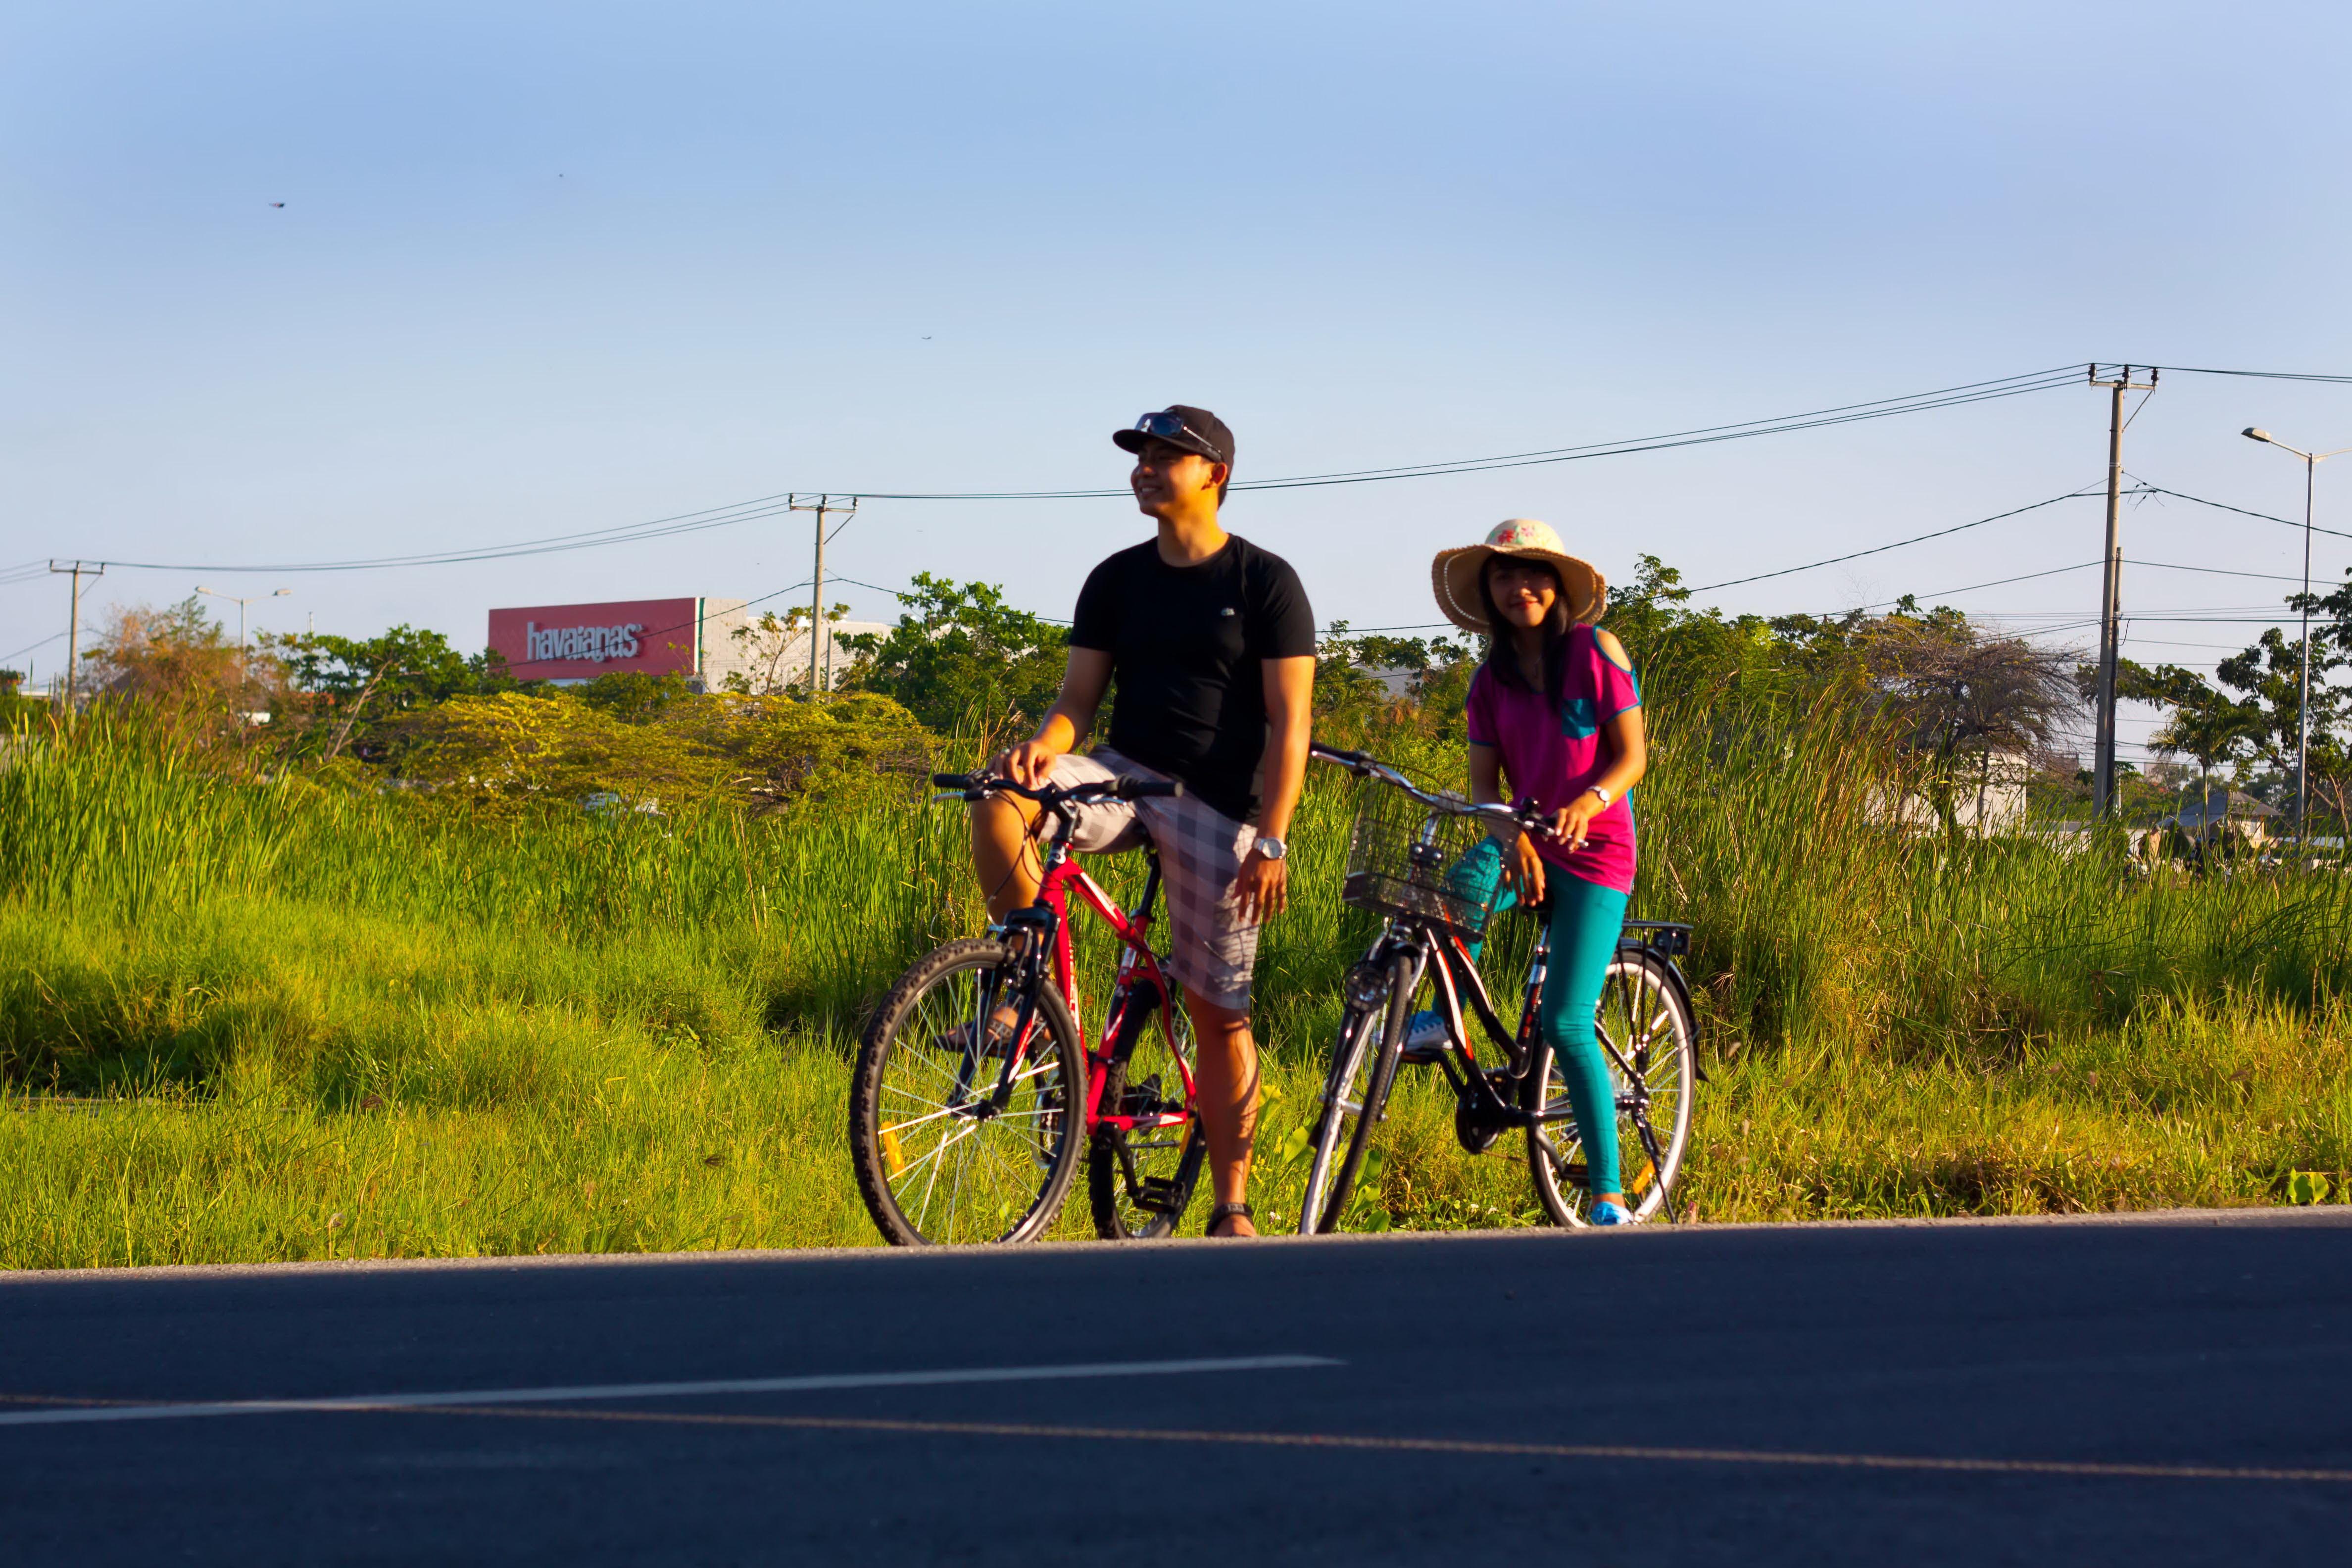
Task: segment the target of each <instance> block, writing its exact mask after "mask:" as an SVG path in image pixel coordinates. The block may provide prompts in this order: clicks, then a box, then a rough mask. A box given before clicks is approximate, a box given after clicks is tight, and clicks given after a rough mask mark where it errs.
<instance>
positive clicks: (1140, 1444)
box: [0, 1209, 2352, 1568]
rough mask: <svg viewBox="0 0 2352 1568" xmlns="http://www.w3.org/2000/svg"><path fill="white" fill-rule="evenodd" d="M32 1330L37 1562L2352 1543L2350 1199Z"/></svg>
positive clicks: (855, 1275) (1353, 1559)
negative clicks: (2121, 1215) (2266, 1208)
mask: <svg viewBox="0 0 2352 1568" xmlns="http://www.w3.org/2000/svg"><path fill="white" fill-rule="evenodd" d="M0 1356H5V1362H0V1561H5V1563H10V1564H33V1563H76V1564H98V1563H140V1564H151V1563H164V1562H177V1561H198V1562H236V1563H376V1562H386V1563H389V1562H403V1563H413V1562H420V1561H431V1562H452V1561H496V1562H500V1563H541V1562H545V1563H563V1564H566V1565H585V1564H598V1563H780V1562H792V1563H799V1562H835V1561H840V1562H848V1561H855V1562H858V1563H880V1564H892V1565H897V1564H908V1563H932V1562H977V1563H1022V1564H1025V1565H1031V1568H1034V1565H1035V1564H1040V1563H1061V1562H1070V1561H1077V1560H1081V1559H1084V1560H1087V1561H1090V1562H1108V1563H1121V1564H1124V1563H1158V1562H1171V1563H1174V1562H1187V1563H1206V1564H1208V1565H1209V1568H1229V1565H1230V1564H1234V1563H1261V1562H1290V1561H1316V1562H1321V1561H1330V1562H1335V1563H1389V1562H1414V1563H1426V1562H1433V1561H1440V1560H1453V1559H1456V1558H1459V1557H1462V1556H1464V1555H1465V1554H1467V1553H1470V1552H1496V1551H1510V1552H1518V1553H1521V1554H1523V1555H1521V1556H1519V1557H1517V1558H1516V1559H1511V1560H1513V1561H1519V1562H1531V1563H1542V1564H1544V1568H1574V1565H1577V1564H1583V1563H1611V1564H1619V1563H1622V1564H1626V1565H1628V1568H1632V1565H1637V1564H1638V1565H1642V1568H1657V1565H1661V1564H1669V1563H1738V1564H1742V1565H1744V1568H1752V1565H1757V1564H1777V1563H1813V1562H1852V1563H1889V1564H1921V1563H1969V1564H1979V1563H2010V1562H2016V1563H2132V1564H2145V1563H2218V1562H2222V1561H2224V1560H2227V1561H2229V1562H2231V1563H2254V1564H2261V1565H2263V1568H2275V1565H2279V1564H2287V1563H2329V1564H2339V1563H2344V1562H2346V1561H2347V1558H2352V1210H2345V1209H2336V1210H2334V1211H2329V1210H2305V1211H2299V1212H2293V1213H2284V1212H2264V1213H2258V1214H2251V1215H2170V1216H2158V1217H2153V1218H2150V1217H2140V1218H2137V1219H2134V1220H2130V1221H2127V1222H2124V1223H2099V1222H2086V1221H2070V1222H2048V1221H2043V1222H2032V1221H2028V1222H2014V1223H2005V1224H2001V1223H1992V1224H1955V1223H1945V1224H1937V1225H1917V1226H1806V1227H1781V1228H1766V1227H1756V1228H1748V1227H1692V1228H1684V1229H1671V1228H1664V1227H1654V1228H1648V1229H1644V1230H1642V1231H1638V1232H1633V1233H1624V1234H1586V1235H1579V1236H1563V1235H1559V1234H1558V1233H1551V1232H1541V1233H1514V1234H1504V1235H1473V1236H1451V1237H1400V1238H1393V1239H1391V1238H1364V1239H1348V1240H1339V1241H1334V1242H1306V1243H1299V1242H1284V1243H1276V1244H1264V1245H1248V1244H1234V1243H1200V1242H1192V1243H1179V1244H1174V1245H1158V1246H1142V1245H1137V1246H1128V1247H1110V1246H1105V1245H1097V1246H1090V1247H1057V1248H1033V1249H1027V1250H1023V1251H1003V1252H993V1253H989V1252H964V1253H954V1254H939V1253H934V1254H906V1253H896V1254H884V1253H859V1254H849V1253H829V1254H797V1255H793V1254H772V1253H771V1254H737V1255H726V1256H717V1257H698V1258H667V1259H620V1260H593V1261H592V1260H546V1261H528V1262H517V1263H506V1262H491V1263H471V1264H445V1265H419V1264H404V1265H392V1266H376V1267H355V1268H339V1267H334V1266H326V1267H314V1268H278V1269H159V1270H151V1271H142V1272H138V1273H130V1272H115V1273H89V1274H59V1275H16V1276H0ZM647 1384H656V1385H663V1386H656V1387H652V1388H648V1387H646V1386H645V1385H647ZM680 1385H685V1386H680ZM253 1401H268V1402H291V1403H292V1407H290V1408H289V1407H286V1405H285V1404H284V1403H279V1404H276V1405H270V1406H268V1407H265V1408H258V1409H257V1408H253V1407H252V1406H251V1405H250V1404H248V1403H247V1402H253ZM319 1402H334V1403H330V1404H326V1405H323V1406H322V1405H320V1403H319ZM1527 1553H1534V1554H1536V1555H1532V1556H1529V1555H1524V1554H1527Z"/></svg>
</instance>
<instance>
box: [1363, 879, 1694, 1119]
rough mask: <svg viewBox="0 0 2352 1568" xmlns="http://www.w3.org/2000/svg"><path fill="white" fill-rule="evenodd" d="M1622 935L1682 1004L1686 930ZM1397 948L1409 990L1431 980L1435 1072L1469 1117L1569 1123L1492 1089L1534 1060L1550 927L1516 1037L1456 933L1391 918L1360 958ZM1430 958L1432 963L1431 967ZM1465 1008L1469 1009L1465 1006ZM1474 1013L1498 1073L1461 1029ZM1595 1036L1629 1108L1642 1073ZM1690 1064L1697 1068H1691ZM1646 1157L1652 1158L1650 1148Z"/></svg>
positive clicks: (1533, 963) (1647, 927)
mask: <svg viewBox="0 0 2352 1568" xmlns="http://www.w3.org/2000/svg"><path fill="white" fill-rule="evenodd" d="M1529 913H1530V914H1533V913H1534V911H1533V910H1530V911H1529ZM1625 930H1626V931H1627V933H1629V934H1626V935H1623V936H1621V937H1620V938H1619V939H1618V942H1617V951H1618V952H1620V953H1621V954H1622V953H1643V954H1647V955H1649V956H1651V957H1654V958H1655V959H1657V960H1658V961H1659V962H1660V963H1663V964H1664V967H1665V970H1666V973H1667V975H1668V977H1669V981H1670V983H1671V984H1673V985H1674V986H1675V989H1676V990H1677V991H1678V992H1680V993H1681V994H1683V997H1684V999H1685V1004H1687V1002H1688V998H1689V992H1690V987H1689V983H1688V982H1687V981H1685V979H1684V978H1683V974H1682V970H1681V968H1680V966H1678V965H1677V964H1676V963H1675V962H1674V959H1675V954H1677V953H1679V952H1685V951H1687V950H1688V946H1689V941H1690V927H1688V926H1687V925H1681V924H1677V923H1675V922H1673V921H1626V922H1625ZM1634 931H1643V932H1656V933H1658V934H1657V935H1656V936H1655V937H1650V936H1635V935H1633V934H1630V933H1632V932H1634ZM1400 949H1405V950H1412V951H1415V952H1417V955H1418V958H1417V962H1416V964H1415V973H1416V980H1415V988H1416V989H1418V988H1419V980H1418V976H1419V975H1421V974H1426V975H1428V976H1429V978H1431V979H1432V980H1433V982H1434V984H1433V990H1434V992H1435V997H1434V1000H1435V1001H1436V1003H1437V1011H1438V1013H1439V1016H1441V1017H1443V1018H1444V1021H1445V1026H1446V1030H1445V1042H1444V1048H1443V1049H1442V1050H1441V1052H1440V1054H1439V1055H1438V1056H1437V1057H1436V1058H1433V1059H1434V1061H1435V1062H1436V1065H1437V1067H1438V1069H1439V1070H1440V1071H1442V1072H1443V1073H1444V1075H1445V1078H1446V1081H1447V1082H1448V1083H1450V1084H1451V1085H1453V1088H1454V1095H1455V1096H1456V1098H1458V1099H1459V1100H1462V1102H1463V1103H1464V1104H1465V1106H1466V1107H1467V1108H1468V1110H1469V1111H1470V1113H1471V1115H1472V1116H1473V1117H1475V1118H1476V1119H1478V1120H1480V1121H1486V1122H1488V1123H1489V1124H1490V1125H1494V1126H1497V1127H1503V1128H1512V1127H1527V1126H1531V1125H1544V1124H1547V1123H1550V1122H1555V1121H1573V1120H1574V1119H1575V1112H1574V1111H1572V1110H1557V1111H1527V1110H1520V1109H1519V1108H1518V1107H1517V1106H1515V1105H1512V1104H1510V1103H1509V1102H1508V1101H1507V1100H1505V1099H1504V1098H1503V1097H1502V1095H1501V1094H1500V1093H1498V1092H1497V1091H1496V1087H1495V1084H1496V1079H1497V1078H1498V1077H1499V1078H1500V1079H1502V1080H1503V1081H1504V1082H1507V1083H1510V1084H1517V1083H1520V1082H1523V1081H1524V1080H1525V1079H1526V1077H1527V1073H1528V1067H1529V1065H1530V1064H1531V1062H1532V1061H1533V1059H1534V1054H1535V1053H1534V1046H1535V1041H1536V1031H1537V1029H1538V1027H1539V1026H1540V1017H1541V1013H1542V1009H1543V993H1544V985H1545V983H1546V981H1547V979H1548V978H1549V973H1550V967H1551V930H1550V927H1549V924H1548V923H1541V922H1539V923H1538V926H1537V928H1536V942H1535V951H1534V952H1533V953H1532V954H1531V955H1530V956H1529V958H1528V975H1527V983H1526V987H1525V990H1524V992H1523V999H1522V1002H1521V1005H1520V1012H1519V1026H1518V1029H1517V1032H1516V1033H1514V1032H1513V1031H1511V1030H1508V1029H1506V1028H1505V1027H1504V1026H1503V1022H1502V1017H1501V1016H1500V1015H1499V1014H1498V1013H1496V1010H1495V1004H1494V1000H1493V997H1492V996H1491V995H1490V994H1488V992H1487V989H1486V979H1485V977H1484V976H1483V975H1481V974H1480V973H1478V967H1477V965H1476V964H1475V963H1473V962H1472V960H1471V957H1470V952H1469V944H1468V943H1467V942H1465V941H1464V940H1463V938H1462V935H1461V933H1460V932H1458V931H1454V929H1453V928H1451V927H1449V926H1444V925H1440V924H1438V923H1436V922H1434V921H1420V920H1412V921H1407V920H1391V921H1389V923H1388V927H1387V929H1386V930H1384V931H1382V932H1381V939H1380V941H1379V942H1375V943H1374V944H1373V946H1372V949H1371V952H1370V953H1368V954H1367V955H1366V957H1367V959H1368V960H1370V961H1372V962H1377V961H1378V960H1379V958H1380V957H1381V955H1382V954H1385V953H1393V952H1397V951H1399V950H1400ZM1432 959H1434V960H1435V962H1434V963H1433V962H1431V960H1432ZM1465 1003H1466V1004H1467V1007H1466V1008H1465ZM1473 1016H1475V1018H1476V1019H1477V1021H1478V1026H1479V1027H1480V1028H1482V1029H1484V1030H1485V1031H1486V1035H1487V1037H1488V1038H1489V1039H1491V1040H1492V1041H1493V1042H1494V1044H1495V1046H1496V1047H1497V1048H1498V1049H1499V1050H1501V1051H1502V1052H1503V1053H1504V1055H1505V1058H1506V1062H1507V1066H1506V1067H1505V1068H1503V1069H1502V1070H1501V1071H1500V1072H1499V1073H1497V1072H1493V1071H1489V1070H1487V1069H1486V1068H1481V1067H1480V1066H1479V1065H1478V1061H1477V1052H1476V1049H1475V1046H1474V1044H1473V1042H1472V1039H1471V1035H1470V1030H1469V1027H1468V1023H1469V1019H1470V1017H1473ZM1598 1038H1599V1040H1600V1043H1601V1049H1602V1050H1604V1051H1606V1052H1607V1053H1608V1055H1609V1059H1610V1061H1611V1062H1612V1064H1613V1065H1614V1066H1615V1067H1616V1068H1617V1070H1618V1071H1619V1072H1620V1073H1622V1075H1624V1078H1625V1079H1626V1081H1627V1082H1628V1083H1630V1084H1632V1085H1633V1086H1634V1087H1633V1089H1632V1090H1631V1091H1630V1092H1628V1093H1627V1094H1624V1095H1622V1096H1621V1097H1620V1100H1619V1106H1618V1109H1620V1110H1628V1109H1631V1108H1632V1103H1631V1102H1634V1101H1646V1100H1647V1094H1646V1092H1645V1090H1644V1089H1643V1079H1642V1075H1641V1074H1640V1073H1638V1072H1636V1071H1635V1070H1634V1066H1633V1062H1631V1061H1630V1060H1628V1059H1627V1058H1626V1055H1625V1052H1624V1050H1623V1049H1622V1048H1621V1047H1620V1046H1619V1044H1618V1042H1616V1041H1615V1040H1612V1039H1611V1038H1610V1037H1609V1034H1608V1031H1607V1030H1606V1029H1600V1030H1599V1031H1598ZM1693 1065H1694V1067H1696V1062H1694V1064H1693ZM1698 1076H1699V1077H1700V1078H1701V1079H1704V1078H1705V1074H1704V1072H1703V1071H1702V1072H1700V1073H1699V1075H1698ZM1654 1152H1655V1151H1652V1153H1653V1154H1654Z"/></svg>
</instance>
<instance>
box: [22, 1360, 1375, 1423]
mask: <svg viewBox="0 0 2352 1568" xmlns="http://www.w3.org/2000/svg"><path fill="white" fill-rule="evenodd" d="M1346 1364H1347V1363H1345V1362H1340V1361H1335V1360H1333V1359H1332V1358H1331V1357H1329V1356H1319V1355H1255V1356H1219V1357H1210V1358H1205V1359H1201V1360H1195V1361H1106V1362H1084V1363H1079V1364H1077V1365H1075V1366H976V1367H953V1368H943V1369H940V1370H937V1371H931V1372H845V1373H819V1374H817V1375H814V1376H809V1377H730V1378H720V1379H716V1380H712V1381H707V1382H701V1383H604V1384H573V1385H571V1386H567V1387H556V1388H477V1389H463V1390H455V1391H443V1392H439V1393H432V1394H346V1395H342V1396H340V1397H337V1398H332V1399H226V1400H210V1401H202V1402H198V1401H191V1402H188V1403H184V1404H177V1405H78V1406H74V1407H70V1408H64V1409H52V1410H9V1411H0V1426H76V1425H81V1424H86V1423H89V1422H96V1421H184V1420H190V1419H194V1418H195V1417H199V1416H208V1415H291V1414H297V1413H302V1412H315V1411H336V1410H429V1409H432V1408H433V1407H434V1406H436V1405H540V1404H549V1403H562V1402H567V1401H581V1400H594V1399H676V1398H681V1397H688V1396H692V1395H695V1394H810V1393H817V1392H821V1391H824V1390H827V1389H835V1388H929V1387H939V1386H942V1385H946V1384H967V1383H1056V1382H1063V1381H1066V1380H1068V1379H1073V1378H1096V1377H1171V1376H1177V1375H1181V1374H1182V1373H1201V1372H1279V1371H1285V1370H1289V1369H1293V1368H1299V1367H1316V1366H1344V1365H1346ZM5 1397H6V1395H0V1399H5Z"/></svg>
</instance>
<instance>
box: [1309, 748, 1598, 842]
mask: <svg viewBox="0 0 2352 1568" xmlns="http://www.w3.org/2000/svg"><path fill="white" fill-rule="evenodd" d="M1307 755H1308V756H1310V757H1312V758H1314V759H1315V760H1316V761H1317V762H1318V763H1331V764H1333V765H1334V766H1337V767H1342V768H1345V769H1347V770H1348V771H1349V773H1353V774H1355V775H1356V776H1357V777H1358V778H1360V779H1362V778H1369V779H1376V780H1378V781H1379V782H1380V783H1381V784H1387V785H1389V786H1390V787H1391V788H1393V789H1401V790H1402V791H1404V793H1405V794H1407V795H1411V796H1412V798H1413V799H1415V800H1417V801H1419V802H1421V804H1422V805H1425V806H1428V807H1430V808H1431V809H1433V810H1435V811H1443V812H1445V813H1447V814H1449V815H1451V816H1475V817H1479V818H1482V819H1484V820H1486V821H1487V822H1491V823H1496V824H1505V823H1507V824H1508V825H1509V826H1513V827H1516V828H1517V829H1518V830H1519V831H1520V832H1522V833H1532V834H1534V835H1536V836H1537V837H1539V838H1549V837H1552V831H1551V823H1550V820H1549V818H1548V817H1546V816H1544V815H1543V813H1541V812H1539V811H1538V810H1536V809H1535V807H1533V806H1517V807H1513V806H1508V805H1473V804H1472V803H1471V802H1469V801H1466V800H1464V799H1463V798H1462V797H1461V796H1459V795H1432V794H1431V793H1430V792H1429V791H1427V790H1425V789H1423V788H1422V787H1421V786H1420V785H1418V784H1414V783H1413V782H1412V780H1411V779H1409V778H1407V777H1405V776H1404V775H1403V774H1402V773H1399V772H1397V771H1396V769H1394V768H1392V767H1391V766H1389V765H1388V764H1387V763H1383V762H1381V760H1380V759H1379V758H1377V757H1375V756H1372V755H1371V754H1370V753H1369V752H1346V751H1341V750H1340V749H1339V747H1337V746H1327V745H1324V744H1323V743H1322V742H1319V741H1318V742H1311V743H1310V744H1309V745H1308V746H1307Z"/></svg>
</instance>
